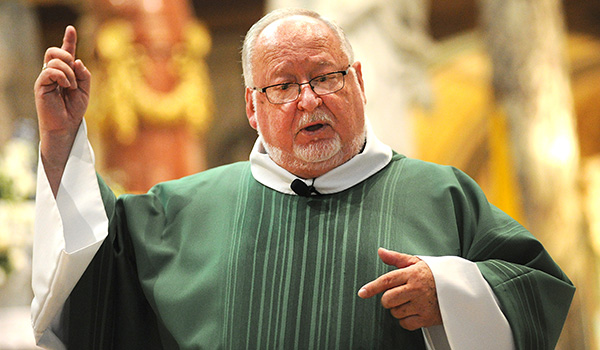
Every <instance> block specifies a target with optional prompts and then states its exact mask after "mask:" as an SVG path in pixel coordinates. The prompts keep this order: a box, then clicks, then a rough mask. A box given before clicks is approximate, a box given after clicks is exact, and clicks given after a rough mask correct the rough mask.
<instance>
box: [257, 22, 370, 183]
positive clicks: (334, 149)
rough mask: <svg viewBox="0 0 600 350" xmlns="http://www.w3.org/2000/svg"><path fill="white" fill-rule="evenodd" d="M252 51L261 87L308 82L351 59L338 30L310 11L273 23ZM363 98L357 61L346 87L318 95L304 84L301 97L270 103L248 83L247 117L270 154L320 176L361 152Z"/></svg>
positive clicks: (286, 164) (296, 170)
mask: <svg viewBox="0 0 600 350" xmlns="http://www.w3.org/2000/svg"><path fill="white" fill-rule="evenodd" d="M254 52H255V53H254V58H253V62H252V64H253V78H254V84H255V85H254V86H255V87H258V88H262V87H265V86H269V85H274V84H281V83H304V82H307V81H309V80H310V79H312V78H314V77H317V76H319V75H323V74H327V73H331V72H335V71H343V70H346V68H347V67H348V65H349V64H350V62H348V58H347V56H346V55H345V54H344V52H343V51H342V49H341V44H340V42H339V40H338V38H337V37H336V36H335V35H334V33H333V32H332V31H331V30H330V29H329V28H328V27H327V26H326V25H325V24H323V23H321V22H319V21H317V20H314V19H312V18H308V17H298V16H296V17H290V18H286V19H283V20H280V21H277V22H274V23H272V24H271V25H269V26H268V27H267V28H265V30H264V31H263V32H262V33H261V35H260V36H259V38H258V39H257V42H256V46H255V51H254ZM364 104H365V97H364V87H363V82H362V72H361V66H360V63H359V62H356V63H354V64H353V65H352V67H351V68H350V70H349V71H348V75H346V77H345V86H344V88H343V89H341V90H339V91H337V92H335V93H333V94H329V95H321V96H318V95H316V94H315V93H314V92H313V91H312V89H311V88H310V86H309V85H308V84H306V85H302V90H301V92H300V96H299V97H298V99H297V100H295V101H293V102H289V103H285V104H272V103H270V102H269V101H268V100H267V98H266V96H265V94H263V93H259V92H257V91H254V90H252V89H251V88H247V89H246V113H247V115H248V120H249V122H250V125H251V126H252V127H253V128H255V129H257V130H258V132H259V133H260V134H261V135H262V137H263V140H264V142H265V147H266V149H267V152H268V153H269V156H270V157H271V158H272V159H273V161H275V163H277V164H278V165H279V166H281V167H283V168H284V169H286V170H288V171H289V172H291V173H293V174H295V175H297V176H300V177H303V178H313V177H317V176H320V175H322V174H324V173H326V172H328V171H329V170H331V169H333V168H335V167H337V166H339V165H341V164H343V163H344V162H346V161H348V160H349V159H350V158H352V157H353V156H355V155H356V154H358V152H359V151H360V149H361V147H362V146H363V143H364V141H365V119H364Z"/></svg>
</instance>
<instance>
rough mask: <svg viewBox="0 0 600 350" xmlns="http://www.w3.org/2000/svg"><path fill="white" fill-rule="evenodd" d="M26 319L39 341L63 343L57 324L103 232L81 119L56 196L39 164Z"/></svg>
mask: <svg viewBox="0 0 600 350" xmlns="http://www.w3.org/2000/svg"><path fill="white" fill-rule="evenodd" d="M34 230H35V233H34V242H33V271H32V287H33V294H34V298H33V301H32V303H31V321H32V325H33V330H34V334H35V338H36V342H37V343H38V345H39V346H42V347H44V348H48V349H64V348H65V345H64V344H63V342H62V340H61V339H60V338H61V334H62V331H61V329H60V324H59V321H60V318H61V313H62V310H63V307H64V304H65V301H66V300H67V297H68V296H69V294H70V293H71V291H72V290H73V287H74V286H75V284H76V283H77V281H78V280H79V279H80V278H81V275H82V274H83V272H84V271H85V269H86V267H87V266H88V265H89V263H90V261H91V260H92V258H93V257H94V254H96V252H97V251H98V248H99V247H100V245H101V244H102V242H103V241H104V239H105V238H106V236H107V235H108V218H107V216H106V212H105V210H104V205H103V203H102V198H101V195H100V188H99V186H98V179H97V178H96V171H95V169H94V154H93V151H92V148H91V146H90V144H89V142H88V140H87V130H86V126H85V121H83V122H82V123H81V126H80V128H79V131H78V132H77V137H76V138H75V142H74V144H73V148H72V149H71V154H70V155H69V159H68V161H67V164H66V167H65V171H64V174H63V177H62V179H61V184H60V187H59V189H58V194H57V196H56V199H54V195H53V194H52V190H51V188H50V184H49V182H48V178H47V176H46V173H45V171H44V167H43V165H42V162H41V159H40V160H39V164H38V175H37V192H36V207H35V228H34Z"/></svg>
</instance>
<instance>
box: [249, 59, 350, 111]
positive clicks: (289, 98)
mask: <svg viewBox="0 0 600 350" xmlns="http://www.w3.org/2000/svg"><path fill="white" fill-rule="evenodd" d="M349 70H350V66H348V68H346V70H341V71H337V72H331V73H327V74H323V75H319V76H318V77H314V78H312V79H311V80H309V81H307V82H306V83H283V84H275V85H269V86H267V87H264V88H262V89H259V88H253V89H254V90H256V91H258V92H262V93H263V94H265V96H267V100H269V102H271V103H272V104H276V105H280V104H284V103H290V102H293V101H296V99H298V96H300V92H301V90H302V85H306V84H308V85H309V86H310V88H311V89H312V91H314V93H315V94H317V95H319V96H323V95H329V94H333V93H334V92H338V91H340V90H341V89H342V88H344V85H345V79H344V77H345V76H346V74H348V71H349Z"/></svg>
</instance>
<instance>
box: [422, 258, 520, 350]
mask: <svg viewBox="0 0 600 350" xmlns="http://www.w3.org/2000/svg"><path fill="white" fill-rule="evenodd" d="M419 258H421V259H422V260H423V261H425V262H426V263H427V265H429V268H430V269H431V271H432V273H433V276H434V279H435V284H436V288H437V295H438V302H439V306H440V311H441V314H442V321H443V327H430V328H425V329H423V333H424V336H425V341H426V343H427V346H428V348H429V349H435V350H439V349H450V348H451V349H481V347H482V344H485V348H486V349H490V350H510V349H514V348H515V346H514V341H513V336H512V332H511V329H510V325H509V324H508V321H507V320H506V317H505V316H504V314H503V313H502V311H501V310H500V307H499V305H498V302H497V301H496V298H495V296H494V293H493V292H492V289H491V288H490V286H489V284H488V283H487V282H486V281H485V279H484V278H483V276H482V274H481V272H480V271H479V269H478V268H477V265H476V264H475V263H473V262H471V261H468V260H465V259H463V258H460V257H456V256H444V257H425V256H420V257H419Z"/></svg>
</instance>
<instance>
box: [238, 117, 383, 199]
mask: <svg viewBox="0 0 600 350" xmlns="http://www.w3.org/2000/svg"><path fill="white" fill-rule="evenodd" d="M366 128H367V140H366V144H365V148H364V150H363V151H362V152H361V153H359V154H357V155H356V156H354V157H353V158H352V159H350V160H349V161H347V162H346V163H344V164H342V165H340V166H338V167H337V168H335V169H333V170H331V171H329V172H328V173H325V174H323V175H321V176H319V177H317V178H315V179H301V180H303V181H304V182H305V183H306V184H307V186H314V189H315V190H316V191H317V192H318V193H319V194H332V193H337V192H341V191H344V190H346V189H348V188H350V187H352V186H354V185H356V184H358V183H360V182H362V181H364V180H366V179H367V178H369V177H370V176H371V175H373V174H375V173H376V172H378V171H379V170H381V169H383V168H384V167H385V166H386V165H388V163H389V162H390V160H391V159H392V149H391V148H390V147H389V146H387V145H385V144H384V143H383V142H381V141H379V139H378V138H377V137H376V136H375V134H374V133H373V130H372V129H371V126H370V125H369V123H368V122H367V127H366ZM262 142H263V141H262V137H261V136H259V137H258V139H257V140H256V142H255V143H254V147H253V148H252V152H251V153H250V168H251V171H252V176H254V178H255V179H256V181H258V182H260V183H261V184H263V185H265V186H267V187H269V188H271V189H273V190H275V191H278V192H281V193H286V194H291V195H296V193H295V192H294V191H292V189H291V187H290V185H291V183H292V182H293V181H294V180H296V179H298V177H297V176H295V175H294V174H292V173H290V172H289V171H287V170H285V169H284V168H282V167H280V166H279V165H277V164H276V163H275V162H274V161H273V160H272V159H271V158H270V157H269V155H268V154H267V152H266V151H265V147H264V146H263V143H262Z"/></svg>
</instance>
